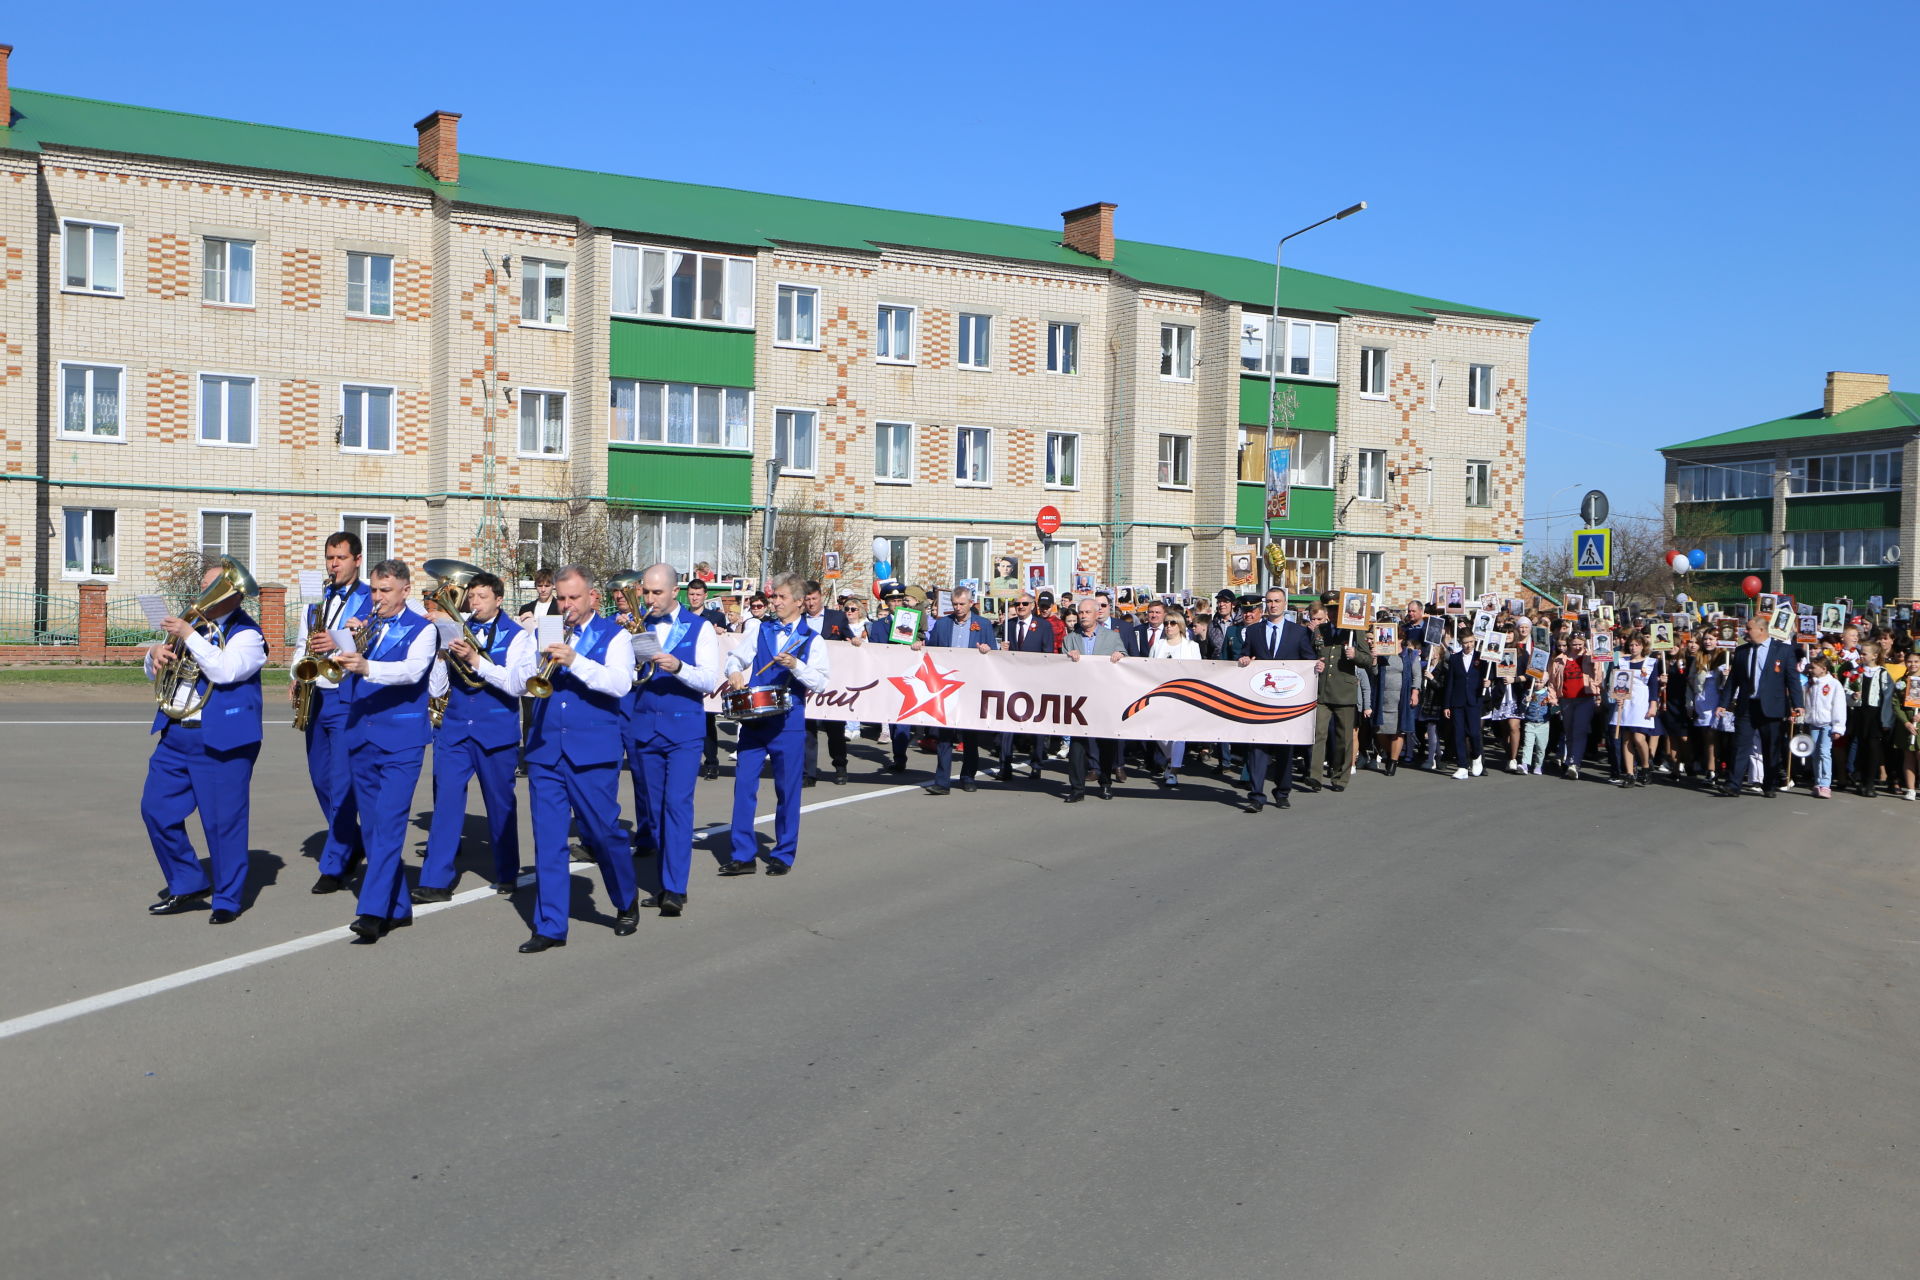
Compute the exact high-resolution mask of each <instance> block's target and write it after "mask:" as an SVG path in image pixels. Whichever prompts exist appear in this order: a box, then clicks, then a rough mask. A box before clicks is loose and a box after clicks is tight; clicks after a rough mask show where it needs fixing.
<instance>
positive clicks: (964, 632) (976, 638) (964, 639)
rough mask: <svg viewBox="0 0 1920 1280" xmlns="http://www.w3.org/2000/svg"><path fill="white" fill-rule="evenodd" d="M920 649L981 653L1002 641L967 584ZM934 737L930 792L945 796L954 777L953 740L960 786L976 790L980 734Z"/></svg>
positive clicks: (946, 732) (937, 733)
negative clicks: (958, 749)
mask: <svg viewBox="0 0 1920 1280" xmlns="http://www.w3.org/2000/svg"><path fill="white" fill-rule="evenodd" d="M913 647H914V648H916V649H929V648H931V649H977V650H979V651H980V652H981V653H991V652H993V651H994V650H995V649H998V648H999V647H1000V641H999V639H998V638H996V637H995V636H994V634H993V625H992V624H991V623H989V622H988V621H987V620H986V619H985V618H983V617H981V616H980V615H979V614H977V613H975V612H974V611H973V592H971V591H969V590H967V589H966V588H965V587H955V588H954V589H953V612H952V613H950V614H948V615H947V616H946V617H944V618H935V619H934V620H933V622H932V624H931V625H929V626H928V627H927V634H926V636H925V638H924V639H920V640H915V641H914V642H913ZM933 740H934V742H935V743H936V744H937V746H936V750H935V756H934V760H935V763H934V769H933V781H932V782H931V783H930V784H928V785H927V786H926V787H924V788H922V790H924V791H925V792H926V793H927V794H928V795H930V796H944V795H946V794H947V792H948V790H949V789H950V787H951V784H952V781H953V744H954V743H955V742H958V743H959V744H960V746H961V755H960V789H961V790H962V791H974V790H977V789H978V788H977V787H976V786H975V784H974V781H973V778H974V775H975V774H977V773H978V772H979V771H980V738H979V735H978V734H976V733H974V732H973V731H972V730H970V729H935V730H934V731H933Z"/></svg>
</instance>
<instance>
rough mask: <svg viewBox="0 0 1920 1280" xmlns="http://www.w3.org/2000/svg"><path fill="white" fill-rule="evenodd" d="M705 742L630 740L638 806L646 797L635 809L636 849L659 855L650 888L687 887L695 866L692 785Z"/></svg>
mask: <svg viewBox="0 0 1920 1280" xmlns="http://www.w3.org/2000/svg"><path fill="white" fill-rule="evenodd" d="M704 746H705V743H704V742H703V740H702V739H701V738H695V739H693V740H692V741H690V742H668V741H665V740H664V739H661V738H653V739H650V740H649V741H646V742H629V743H628V744H627V763H628V765H629V767H631V768H632V770H633V794H634V801H635V804H636V806H638V805H639V804H640V801H641V799H642V797H643V796H644V798H645V807H644V808H636V811H635V813H634V817H633V844H634V848H635V849H637V850H651V851H653V852H655V853H657V854H658V855H659V861H658V864H657V865H658V867H659V872H658V874H657V876H656V877H655V879H656V880H657V883H655V884H652V885H650V886H648V887H649V888H650V889H655V890H661V891H664V892H666V893H678V894H685V893H686V891H687V872H688V871H689V870H691V869H692V866H693V789H694V785H695V784H696V783H697V782H698V781H699V779H700V756H701V751H702V749H703V748H704Z"/></svg>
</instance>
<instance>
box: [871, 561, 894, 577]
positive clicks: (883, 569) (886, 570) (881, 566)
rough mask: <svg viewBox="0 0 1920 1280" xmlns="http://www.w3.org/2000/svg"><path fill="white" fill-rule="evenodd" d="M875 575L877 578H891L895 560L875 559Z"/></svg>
mask: <svg viewBox="0 0 1920 1280" xmlns="http://www.w3.org/2000/svg"><path fill="white" fill-rule="evenodd" d="M873 576H874V577H876V578H891V577H892V576H893V561H891V560H875V561H874V562H873Z"/></svg>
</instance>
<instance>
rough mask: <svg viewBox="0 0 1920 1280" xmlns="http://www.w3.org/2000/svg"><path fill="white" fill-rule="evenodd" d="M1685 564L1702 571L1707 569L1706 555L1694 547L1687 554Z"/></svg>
mask: <svg viewBox="0 0 1920 1280" xmlns="http://www.w3.org/2000/svg"><path fill="white" fill-rule="evenodd" d="M1687 563H1688V564H1690V565H1692V566H1693V567H1694V568H1696V569H1704V568H1706V567H1707V553H1706V552H1704V551H1702V550H1701V549H1700V548H1698V547H1695V548H1694V549H1693V550H1691V551H1689V552H1687Z"/></svg>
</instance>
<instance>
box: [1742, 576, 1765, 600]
mask: <svg viewBox="0 0 1920 1280" xmlns="http://www.w3.org/2000/svg"><path fill="white" fill-rule="evenodd" d="M1740 589H1741V590H1742V591H1744V592H1746V593H1747V599H1749V600H1751V599H1753V598H1754V597H1755V596H1757V595H1759V594H1760V593H1761V592H1762V591H1764V590H1766V589H1767V584H1766V583H1764V582H1762V581H1760V579H1758V578H1756V577H1755V576H1754V575H1752V574H1751V573H1750V574H1748V575H1747V576H1746V577H1744V578H1742V579H1741V580H1740Z"/></svg>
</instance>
